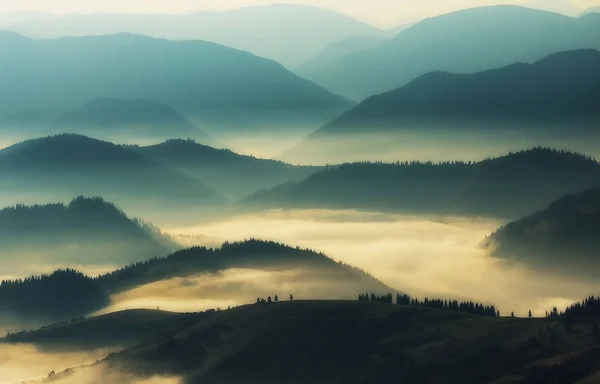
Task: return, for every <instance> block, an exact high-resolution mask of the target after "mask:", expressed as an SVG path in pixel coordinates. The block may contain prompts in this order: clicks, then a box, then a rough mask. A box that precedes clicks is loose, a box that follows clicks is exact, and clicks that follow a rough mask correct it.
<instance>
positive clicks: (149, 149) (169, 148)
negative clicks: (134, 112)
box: [127, 139, 321, 200]
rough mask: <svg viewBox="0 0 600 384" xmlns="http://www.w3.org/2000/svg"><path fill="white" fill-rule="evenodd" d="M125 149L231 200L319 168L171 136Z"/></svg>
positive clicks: (300, 178)
mask: <svg viewBox="0 0 600 384" xmlns="http://www.w3.org/2000/svg"><path fill="white" fill-rule="evenodd" d="M127 149H129V150H130V151H133V152H136V153H139V154H141V155H142V156H144V157H146V158H148V159H150V160H152V161H155V162H157V163H160V164H164V165H166V166H167V167H169V168H170V169H174V170H178V171H181V172H183V173H186V174H188V175H190V176H193V177H195V178H196V179H198V180H202V181H203V182H204V183H206V184H207V185H209V186H210V187H212V188H214V189H215V190H216V191H217V192H219V193H220V194H221V195H223V196H226V197H228V198H230V199H232V200H239V199H241V198H243V197H246V196H248V195H250V194H252V193H256V192H258V191H260V190H263V189H268V188H272V187H275V186H277V185H279V184H283V183H286V182H290V181H300V180H303V179H305V178H306V177H308V176H309V175H310V174H312V173H314V172H316V171H318V170H319V169H321V167H308V166H292V165H289V164H286V163H282V162H280V161H275V160H268V159H258V158H255V157H252V156H245V155H239V154H237V153H234V152H232V151H230V150H227V149H215V148H212V147H208V146H205V145H202V144H199V143H196V142H195V141H193V140H181V139H171V140H167V141H165V142H163V143H161V144H157V145H151V146H145V147H140V146H128V147H127Z"/></svg>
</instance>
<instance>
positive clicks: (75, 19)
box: [0, 4, 384, 67]
mask: <svg viewBox="0 0 600 384" xmlns="http://www.w3.org/2000/svg"><path fill="white" fill-rule="evenodd" d="M13 19H16V18H13ZM22 19H24V20H18V19H16V20H13V21H12V22H10V21H8V20H7V21H6V22H3V20H2V19H0V29H8V30H13V31H16V32H19V33H22V34H24V35H27V36H31V37H35V38H56V37H62V36H85V35H108V34H115V33H135V34H140V35H146V36H153V37H159V38H167V39H171V40H206V41H212V42H215V43H219V44H223V45H226V46H230V47H233V48H237V49H241V50H244V51H248V52H252V53H253V54H255V55H258V56H262V57H266V58H269V59H272V60H276V61H278V62H281V63H282V64H284V65H286V66H289V67H294V66H297V65H300V64H302V63H304V62H306V61H307V60H309V59H310V58H311V57H313V56H314V55H316V54H317V53H319V51H321V50H322V49H324V48H325V47H326V46H327V45H329V44H330V43H333V42H336V41H339V40H341V39H344V38H346V37H349V36H356V35H369V36H376V35H380V34H383V33H384V32H383V31H380V30H378V29H377V28H375V27H372V26H370V25H367V24H365V23H362V22H360V21H358V20H355V19H352V18H350V17H348V16H345V15H342V14H340V13H337V12H334V11H331V10H328V9H324V8H319V7H313V6H308V5H300V4H272V5H267V6H251V7H244V8H240V9H235V10H231V11H222V12H197V13H191V14H183V15H135V14H107V13H93V14H88V15H68V16H58V17H54V18H52V19H49V20H27V19H26V18H22ZM290 43H292V44H293V48H291V47H290Z"/></svg>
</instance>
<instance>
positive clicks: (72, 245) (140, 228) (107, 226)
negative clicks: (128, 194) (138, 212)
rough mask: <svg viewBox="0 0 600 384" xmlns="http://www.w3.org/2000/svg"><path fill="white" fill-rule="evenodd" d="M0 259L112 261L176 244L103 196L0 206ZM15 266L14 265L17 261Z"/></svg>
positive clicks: (9, 263) (5, 263)
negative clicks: (0, 250) (69, 200)
mask: <svg viewBox="0 0 600 384" xmlns="http://www.w3.org/2000/svg"><path fill="white" fill-rule="evenodd" d="M0 247H1V248H2V254H1V255H0V265H2V269H3V271H4V273H11V271H12V270H11V267H15V266H16V265H17V264H19V265H21V264H35V265H50V266H56V265H61V264H70V265H105V266H114V265H115V264H116V265H122V264H126V263H131V262H133V261H140V260H146V259H148V258H151V257H156V256H163V255H166V254H168V253H170V252H172V251H173V250H175V249H177V248H179V247H178V245H177V244H176V243H175V242H173V241H172V240H170V239H169V238H168V237H166V236H164V235H163V234H162V233H161V232H160V230H158V229H156V228H154V227H153V226H151V225H149V224H145V223H143V222H141V221H140V220H137V219H130V218H129V217H127V215H126V214H125V213H124V212H123V211H121V210H119V209H118V208H117V207H115V206H114V205H113V204H111V203H108V202H106V201H104V200H103V199H101V198H86V197H83V196H80V197H77V198H75V199H73V200H72V201H71V202H70V203H69V204H67V205H65V204H62V203H55V204H47V205H34V206H25V205H17V206H14V207H8V208H4V209H2V210H0ZM17 268H18V266H17Z"/></svg>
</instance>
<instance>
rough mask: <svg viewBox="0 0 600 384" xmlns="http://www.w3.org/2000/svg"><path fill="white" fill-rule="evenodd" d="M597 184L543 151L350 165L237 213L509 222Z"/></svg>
mask: <svg viewBox="0 0 600 384" xmlns="http://www.w3.org/2000/svg"><path fill="white" fill-rule="evenodd" d="M598 185H600V164H598V163H597V162H596V161H595V160H594V159H592V158H590V157H588V156H583V155H579V154H575V153H571V152H565V151H556V150H552V149H547V148H533V149H530V150H526V151H521V152H516V153H509V154H508V155H505V156H502V157H499V158H493V159H487V160H484V161H480V162H442V163H437V164H436V163H431V162H428V163H427V162H426V163H422V162H405V163H400V162H398V163H367V162H364V163H352V164H343V165H340V166H329V167H327V168H326V169H324V170H322V171H320V172H317V173H315V174H313V175H311V176H309V177H308V178H307V179H305V180H303V181H301V182H298V183H288V184H283V185H281V186H278V187H275V188H273V189H271V190H269V191H263V192H259V193H257V194H255V195H253V196H250V197H248V198H247V199H244V200H242V201H241V202H239V206H240V207H241V208H245V209H276V208H284V209H287V208H328V209H362V210H373V211H381V212H401V213H414V214H423V213H429V214H438V215H459V216H465V215H466V216H487V217H498V218H510V219H515V218H519V217H522V216H524V215H527V214H529V213H531V212H533V211H535V210H536V209H542V208H543V207H545V206H546V205H547V204H549V203H550V202H551V201H553V200H555V199H557V198H559V197H561V196H563V195H565V194H568V193H574V192H580V191H582V190H585V189H588V188H591V187H594V186H598Z"/></svg>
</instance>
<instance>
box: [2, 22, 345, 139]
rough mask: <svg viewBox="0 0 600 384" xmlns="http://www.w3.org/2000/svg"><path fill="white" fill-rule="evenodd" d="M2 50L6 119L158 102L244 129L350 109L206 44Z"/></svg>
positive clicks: (36, 43) (89, 43)
mask: <svg viewBox="0 0 600 384" xmlns="http://www.w3.org/2000/svg"><path fill="white" fill-rule="evenodd" d="M0 49H1V50H2V52H3V55H2V56H1V57H0V67H1V68H2V71H0V83H2V84H3V87H2V93H1V94H0V115H4V116H8V115H11V114H15V113H20V112H22V111H27V110H32V109H34V110H36V109H37V110H40V109H41V110H52V111H56V110H58V111H65V110H69V109H73V108H77V107H79V106H80V105H81V103H82V100H83V101H86V100H93V99H96V98H112V99H114V98H117V99H133V100H135V99H150V100H153V101H156V102H159V103H163V104H166V105H168V106H169V107H171V108H173V109H175V110H176V111H178V112H179V113H181V114H184V115H185V116H186V117H187V118H189V119H191V121H192V122H194V123H196V122H197V121H196V119H198V120H202V121H213V122H214V120H217V121H219V122H221V123H222V125H223V126H226V127H229V128H232V127H233V128H236V129H243V128H244V127H245V126H247V125H248V124H249V123H250V122H252V121H253V119H261V118H262V119H267V120H269V119H272V120H276V121H278V122H280V123H281V124H282V125H284V123H285V122H286V121H287V122H288V123H289V122H290V121H293V122H294V123H296V124H300V123H301V122H309V121H312V122H315V121H321V120H324V119H328V118H331V117H332V116H335V115H336V114H338V113H339V112H341V111H343V110H345V109H347V108H348V107H349V106H350V104H349V102H348V101H347V100H345V99H343V98H341V97H338V96H336V95H333V94H331V93H329V92H328V91H325V90H324V89H322V88H321V87H319V86H317V85H315V84H313V83H311V82H309V81H306V80H304V79H302V78H300V77H298V76H296V75H295V74H293V73H291V72H289V71H288V70H286V69H285V68H284V67H283V66H282V65H280V64H278V63H276V62H273V61H271V60H267V59H262V58H259V57H257V56H254V55H252V54H250V53H247V52H242V51H238V50H235V49H232V48H227V47H224V46H222V45H218V44H215V43H209V42H204V41H169V40H163V39H154V38H150V37H145V36H138V35H129V34H118V35H104V36H86V37H67V38H59V39H49V40H31V39H28V38H26V37H23V36H21V35H18V34H15V33H8V32H0ZM27 90H35V92H29V91H27ZM290 119H291V120H290ZM215 124H216V123H215ZM282 125H279V126H278V129H280V130H281V129H285V126H283V127H282ZM240 126H241V127H240ZM205 128H206V126H203V129H205Z"/></svg>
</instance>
